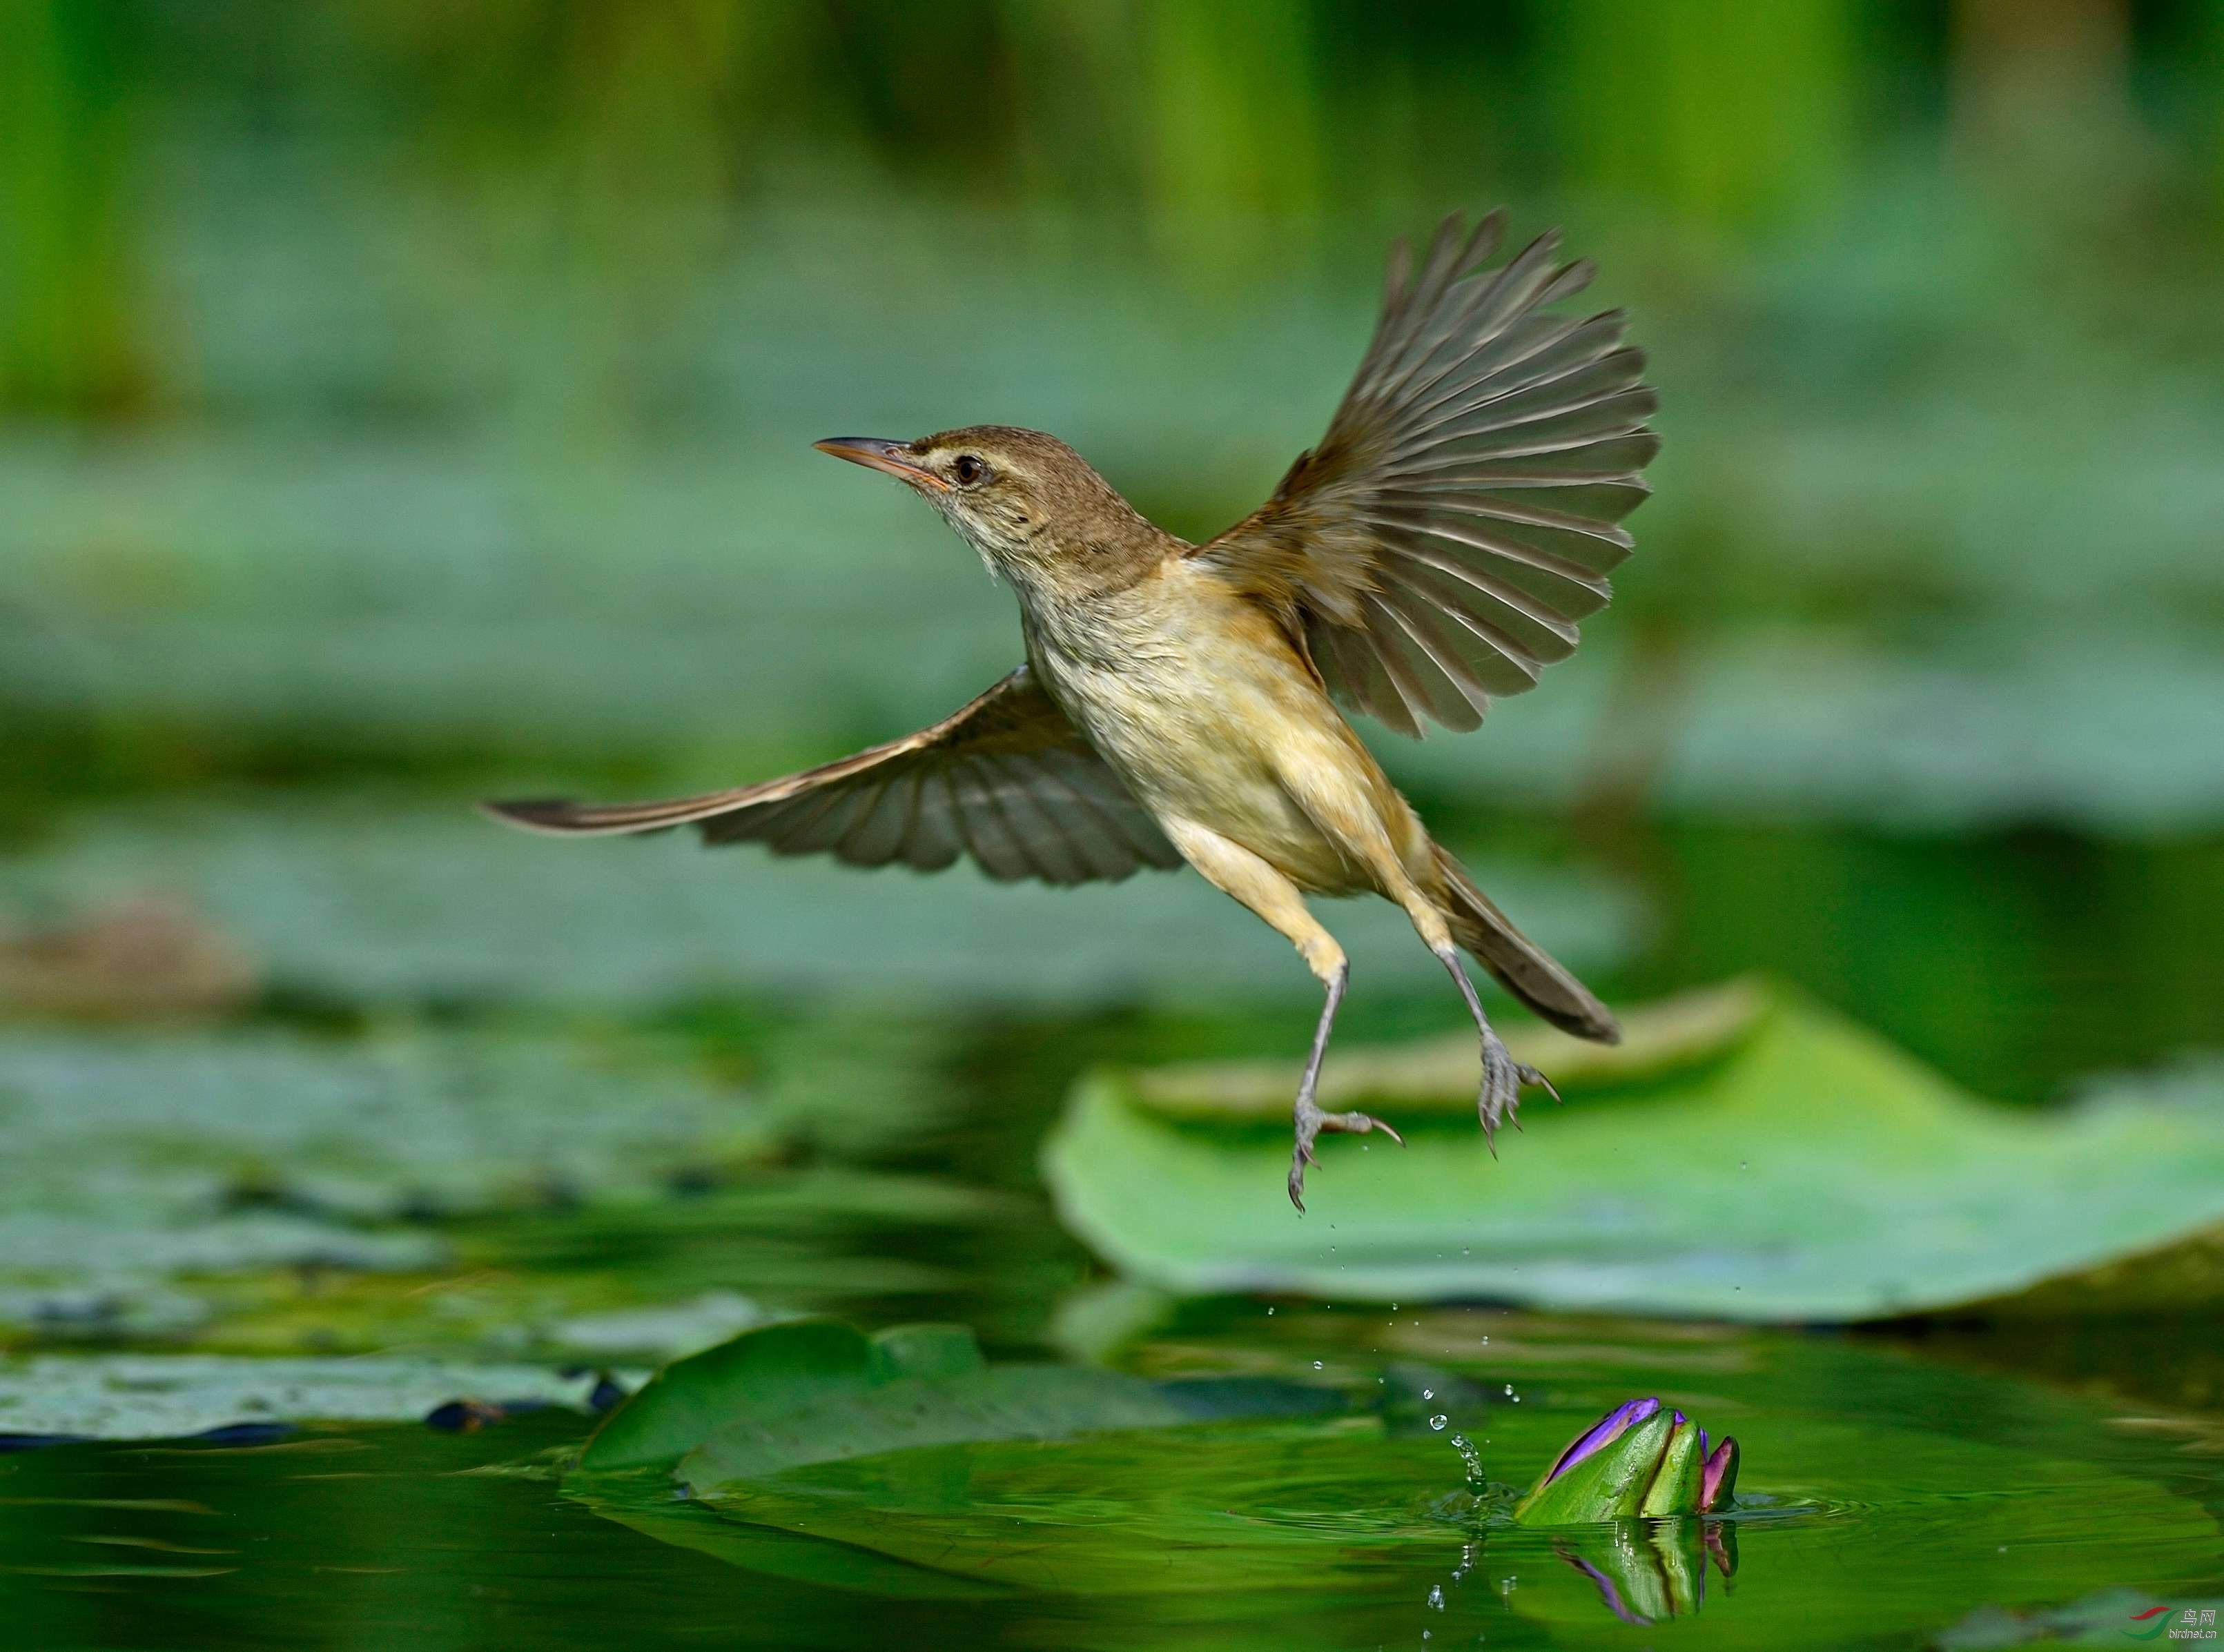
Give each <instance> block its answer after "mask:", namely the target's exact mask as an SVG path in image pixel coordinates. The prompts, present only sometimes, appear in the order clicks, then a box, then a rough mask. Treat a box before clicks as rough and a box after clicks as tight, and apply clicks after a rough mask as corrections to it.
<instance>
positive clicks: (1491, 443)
mask: <svg viewBox="0 0 2224 1652" xmlns="http://www.w3.org/2000/svg"><path fill="white" fill-rule="evenodd" d="M1504 229H1505V216H1504V214H1502V213H1498V212H1494V213H1491V214H1490V215H1489V216H1488V217H1487V218H1483V219H1482V221H1481V222H1480V223H1478V224H1476V225H1475V228H1474V230H1473V231H1472V232H1471V233H1470V232H1466V231H1465V230H1463V225H1462V224H1461V222H1460V219H1459V218H1458V217H1457V216H1456V215H1455V216H1454V217H1452V218H1447V219H1445V220H1444V224H1443V225H1442V226H1441V227H1440V228H1439V229H1438V230H1437V234H1436V238H1435V240H1434V241H1432V242H1431V243H1430V246H1429V249H1428V252H1427V254H1426V255H1425V256H1424V257H1423V259H1422V261H1421V264H1420V268H1419V269H1418V272H1416V271H1415V270H1414V269H1413V268H1412V260H1411V258H1410V256H1409V255H1408V253H1407V250H1406V246H1405V244H1404V243H1402V242H1401V243H1399V245H1398V247H1397V249H1395V250H1394V251H1393V254H1392V255H1391V261H1390V274H1389V282H1388V287H1387V292H1386V293H1385V296H1384V300H1383V308H1382V316H1381V320H1380V321H1378V322H1377V323H1376V324H1375V328H1374V340H1373V342H1372V343H1371V344H1369V345H1368V351H1367V355H1366V356H1365V358H1364V359H1363V360H1362V362H1361V363H1360V364H1359V372H1358V375H1357V376H1356V377H1355V378H1354V379H1353V381H1352V383H1351V388H1350V389H1349V390H1348V391H1346V392H1345V393H1344V398H1343V403H1342V405H1341V406H1339V407H1337V409H1336V417H1335V419H1333V420H1332V421H1331V422H1330V425H1329V428H1328V434H1327V435H1326V436H1325V437H1324V438H1322V440H1321V444H1320V445H1319V446H1318V447H1316V448H1314V449H1313V450H1312V451H1310V452H1308V453H1305V454H1304V455H1302V456H1301V457H1299V458H1298V462H1297V463H1295V464H1294V465H1292V467H1291V468H1290V472H1289V474H1288V475H1287V476H1284V477H1283V478H1282V482H1281V485H1280V486H1279V487H1278V488H1277V489H1275V490H1274V496H1273V498H1272V499H1271V500H1269V501H1267V503H1266V504H1265V505H1263V506H1261V507H1260V508H1259V509H1258V510H1256V511H1254V513H1253V514H1251V515H1250V516H1248V517H1247V518H1245V519H1244V520H1242V522H1239V523H1238V524H1237V525H1236V526H1234V527H1232V528H1230V529H1229V531H1228V532H1227V533H1223V534H1222V535H1221V536H1220V537H1219V538H1218V539H1213V540H1211V541H1210V542H1208V543H1207V544H1205V545H1201V546H1199V547H1198V548H1197V551H1196V552H1194V553H1193V554H1194V555H1195V556H1197V558H1201V559H1202V561H1203V563H1204V565H1205V566H1206V567H1208V568H1210V569H1212V570H1214V571H1216V572H1218V573H1220V574H1221V575H1222V576H1223V577H1226V578H1228V579H1229V580H1231V581H1232V582H1234V583H1236V584H1238V585H1239V586H1241V587H1242V589H1244V590H1248V591H1249V592H1251V593H1252V594H1253V595H1254V596H1258V597H1259V598H1260V600H1262V601H1264V602H1267V603H1268V604H1269V605H1270V606H1272V607H1273V608H1275V609H1276V610H1277V611H1278V612H1279V613H1281V614H1282V615H1285V617H1286V620H1287V621H1290V622H1291V623H1292V627H1293V628H1297V629H1299V630H1301V632H1302V634H1303V636H1304V639H1305V644H1306V646H1307V647H1308V649H1309V650H1310V652H1311V655H1312V658H1313V662H1314V664H1315V665H1316V666H1317V667H1318V669H1319V671H1320V672H1321V675H1322V678H1324V680H1325V681H1326V683H1327V684H1328V685H1329V687H1330V690H1331V691H1333V692H1334V693H1336V695H1337V696H1338V697H1340V698H1342V699H1343V700H1344V701H1345V702H1347V703H1350V704H1353V705H1355V706H1356V707H1358V708H1359V709H1362V710H1364V711H1368V712H1371V713H1372V714H1374V716H1377V717H1379V718H1381V720H1382V721H1383V722H1385V723H1387V724H1388V725H1389V726H1390V727H1391V728H1395V729H1397V730H1398V731H1399V733H1401V734H1406V735H1416V736H1418V735H1419V734H1420V732H1421V722H1422V719H1423V718H1424V717H1434V718H1436V719H1437V721H1438V722H1442V723H1444V724H1445V725H1446V726H1447V727H1449V728H1474V727H1475V725H1476V724H1477V723H1478V722H1481V721H1482V714H1483V712H1484V710H1485V709H1487V708H1488V705H1489V703H1490V701H1491V697H1493V696H1494V695H1501V694H1519V693H1520V692H1521V691H1522V690H1525V689H1527V688H1530V687H1532V686H1533V685H1534V684H1535V683H1536V681H1537V678H1538V674H1539V673H1540V672H1542V671H1543V670H1544V668H1545V666H1546V665H1551V663H1552V662H1553V661H1555V660H1559V659H1566V658H1567V657H1568V655H1569V654H1570V653H1573V652H1575V647H1576V621H1579V620H1582V619H1583V618H1584V617H1585V616H1586V615H1590V614H1594V613H1595V612H1596V611H1597V610H1598V609H1600V608H1603V607H1604V606H1605V605H1606V602H1607V598H1608V595H1609V594H1610V589H1611V588H1610V587H1609V586H1608V582H1607V574H1608V571H1610V570H1612V569H1613V568H1614V565H1615V564H1618V563H1620V562H1621V559H1622V558H1625V557H1627V555H1628V554H1629V551H1630V545H1631V540H1630V537H1629V533H1628V532H1627V529H1625V528H1623V527H1622V526H1620V524H1621V519H1622V518H1623V517H1625V516H1627V514H1629V513H1630V512H1631V511H1633V510H1634V509H1635V508H1637V507H1638V505H1639V504H1640V503H1641V502H1643V501H1644V499H1645V497H1646V494H1647V492H1648V491H1649V489H1647V488H1646V485H1645V483H1644V482H1643V481H1642V480H1641V479H1640V474H1639V473H1640V471H1642V470H1643V469H1644V468H1645V466H1646V463H1647V462H1648V461H1650V460H1651V459H1652V456H1653V454H1654V452H1655V451H1658V449H1659V438H1658V437H1657V436H1655V435H1654V434H1653V433H1652V432H1651V431H1650V430H1648V429H1646V425H1645V421H1646V419H1647V418H1648V417H1649V416H1650V415H1651V414H1652V411H1653V409H1654V407H1655V406H1656V405H1657V399H1656V398H1655V396H1654V394H1653V393H1652V389H1651V388H1649V387H1647V386H1646V384H1645V383H1644V382H1643V381H1642V375H1643V372H1644V368H1645V357H1644V356H1643V355H1642V353H1640V351H1638V350H1633V349H1629V348H1627V347H1625V346H1624V345H1623V344H1622V343H1621V339H1622V332H1623V328H1624V325H1625V318H1624V317H1623V316H1622V314H1621V312H1618V311H1609V312H1605V313H1602V314H1599V315H1593V316H1589V317H1584V318H1575V317H1568V316H1562V315H1556V314H1552V313H1550V306H1552V305H1553V304H1555V303H1557V302H1558V301H1560V300H1564V299H1567V298H1570V297H1572V296H1573V295H1574V294H1576V293H1579V292H1581V291H1582V290H1583V288H1584V287H1586V286H1587V285H1588V284H1589V281H1590V278H1591V267H1590V266H1589V264H1588V263H1581V262H1578V263H1571V264H1562V263H1560V262H1558V249H1559V237H1558V236H1557V234H1551V235H1545V236H1540V237H1538V239H1537V240H1536V241H1534V242H1532V243H1530V244H1529V246H1528V247H1527V248H1526V249H1523V250H1522V251H1521V252H1520V253H1519V254H1517V255H1515V256H1514V257H1513V258H1512V259H1510V260H1509V261H1507V262H1506V263H1505V264H1503V265H1501V266H1500V267H1498V268H1494V269H1486V268H1484V266H1485V265H1486V264H1487V263H1488V261H1489V259H1490V258H1491V256H1492V255H1493V254H1494V252H1495V251H1496V250H1497V248H1498V244H1499V241H1500V238H1501V235H1502V234H1503V232H1504Z"/></svg>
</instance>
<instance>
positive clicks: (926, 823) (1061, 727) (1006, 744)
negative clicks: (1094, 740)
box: [486, 665, 1182, 884]
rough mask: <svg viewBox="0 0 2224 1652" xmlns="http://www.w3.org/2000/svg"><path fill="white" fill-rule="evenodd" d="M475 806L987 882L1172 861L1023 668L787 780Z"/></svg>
mask: <svg viewBox="0 0 2224 1652" xmlns="http://www.w3.org/2000/svg"><path fill="white" fill-rule="evenodd" d="M486 806H487V809H488V811H489V812H490V813H491V814H493V815H494V816H496V817H497V818H499V819H502V820H506V821H509V822H510V823H513V824H515V825H519V826H524V827H528V828H529V829H532V830H534V831H541V832H552V833H557V834H561V835H597V834H600V835H609V834H615V833H624V832H659V831H663V830H665V829H667V828H670V827H673V826H685V825H693V826H695V827H696V828H698V829H699V830H700V831H701V832H702V834H703V837H704V841H705V842H711V843H735V842H753V843H762V844H764V845H766V846H767V847H768V848H770V849H771V850H772V851H773V852H774V854H831V855H834V856H835V857H836V858H837V859H839V860H843V861H849V862H850V864H851V865H852V866H865V867H877V866H886V865H888V863H889V862H890V861H902V862H903V863H904V864H905V865H907V866H912V867H918V868H919V869H920V870H921V871H936V870H938V869H940V868H941V867H946V866H948V865H949V864H950V863H951V861H955V860H956V859H957V857H958V856H959V855H961V854H970V855H971V856H972V857H973V858H974V860H976V861H978V862H979V863H980V865H981V867H982V870H983V871H985V872H986V873H988V874H989V876H990V877H992V878H999V879H1006V880H1014V879H1020V878H1040V879H1041V880H1043V881H1044V882H1046V883H1054V884H1077V883H1088V882H1090V881H1091V880H1095V879H1099V878H1102V879H1118V878H1124V877H1126V876H1128V874H1129V873H1132V872H1134V871H1135V870H1136V869H1137V868H1138V867H1146V866H1150V867H1178V866H1179V865H1181V864H1182V859H1181V856H1180V854H1178V853H1177V852H1176V851H1175V849H1174V847H1173V845H1172V844H1171V843H1169V842H1166V836H1165V835H1164V834H1163V833H1161V832H1160V831H1159V829H1158V826H1157V825H1156V823H1153V820H1152V819H1151V817H1150V816H1149V815H1147V814H1146V813H1145V812H1144V811H1143V809H1142V806H1141V805H1140V804H1138V803H1137V802H1136V801H1135V799H1134V796H1133V795H1132V794H1131V793H1130V792H1129V791H1128V788H1127V786H1126V785H1124V784H1123V783H1122V782H1121V779H1120V777H1119V776H1118V775H1116V774H1115V773H1114V772H1112V771H1111V770H1110V769H1109V768H1107V767H1106V766H1105V765H1104V761H1103V759H1102V758H1100V757H1098V756H1097V755H1096V752H1095V751H1094V750H1092V749H1091V748H1090V745H1089V742H1088V741H1085V740H1084V739H1083V738H1082V736H1081V732H1080V730H1078V729H1077V728H1075V727H1074V726H1073V725H1072V723H1071V722H1068V721H1067V720H1066V716H1065V713H1064V712H1062V711H1060V710H1059V709H1058V707H1057V705H1056V704H1055V703H1053V702H1052V699H1051V697H1050V696H1048V695H1047V694H1046V693H1044V692H1043V690H1042V689H1041V687H1040V686H1039V684H1037V683H1036V682H1035V681H1034V678H1033V674H1032V673H1031V672H1029V671H1028V669H1027V667H1026V666H1024V665H1022V666H1020V669H1019V670H1017V671H1015V672H1013V673H1012V674H1011V675H1010V676H1009V677H1007V678H1004V679H1003V681H1001V682H1000V683H998V684H996V685H995V687H994V688H991V689H990V690H989V691H988V692H987V693H985V694H983V695H982V696H981V697H979V698H978V699H976V700H974V701H973V702H972V703H970V704H969V705H966V706H964V708H962V709H959V710H957V712H955V713H953V714H952V715H951V716H947V717H945V718H944V719H943V720H942V721H941V722H938V723H935V724H933V725H932V727H929V728H922V729H920V730H919V732H918V733H917V734H915V735H905V736H904V737H903V738H902V739H901V740H892V741H888V744H886V745H884V746H875V747H872V748H871V749H870V750H869V751H862V752H859V753H857V754H856V756H855V757H845V758H843V759H842V760H840V761H839V762H834V763H827V764H825V765H823V766H820V767H818V768H815V769H806V770H805V771H804V772H802V773H800V774H790V775H787V776H784V777H783V778H781V779H777V780H766V781H764V782H762V783H761V784H760V785H748V786H737V787H736V788H734V789H733V790H732V791H713V792H708V793H706V794H704V796H702V797H698V798H673V799H671V800H669V801H667V802H663V803H641V804H600V805H595V804H576V803H569V802H563V801H554V802H547V803H538V802H533V803H495V804H488V805H486Z"/></svg>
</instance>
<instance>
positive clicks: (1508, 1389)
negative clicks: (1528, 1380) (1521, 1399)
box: [1506, 1383, 1513, 1399]
mask: <svg viewBox="0 0 2224 1652" xmlns="http://www.w3.org/2000/svg"><path fill="white" fill-rule="evenodd" d="M1506 1397H1507V1398H1508V1399H1512V1398H1513V1384H1511V1383H1508V1384H1507V1385H1506Z"/></svg>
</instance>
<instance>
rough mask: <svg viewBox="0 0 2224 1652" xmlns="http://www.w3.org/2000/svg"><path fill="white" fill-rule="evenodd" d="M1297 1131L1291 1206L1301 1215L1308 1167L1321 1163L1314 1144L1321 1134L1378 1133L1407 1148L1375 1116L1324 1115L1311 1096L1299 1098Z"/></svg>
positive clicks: (1303, 1207) (1291, 1169) (1362, 1114)
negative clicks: (1296, 1208) (1325, 1131)
mask: <svg viewBox="0 0 2224 1652" xmlns="http://www.w3.org/2000/svg"><path fill="white" fill-rule="evenodd" d="M1297 1127H1298V1142H1297V1146H1296V1148H1295V1149H1294V1150H1293V1151H1292V1152H1291V1154H1290V1202H1291V1203H1292V1204H1293V1205H1295V1206H1296V1207H1298V1214H1299V1215H1303V1214H1305V1166H1306V1165H1308V1164H1316V1165H1317V1164H1318V1163H1320V1161H1319V1160H1318V1159H1317V1158H1315V1157H1313V1141H1314V1139H1315V1138H1317V1136H1319V1134H1320V1133H1321V1132H1323V1131H1324V1130H1328V1131H1342V1132H1344V1133H1345V1134H1346V1135H1351V1136H1364V1135H1365V1134H1366V1133H1367V1132H1368V1131H1370V1130H1379V1131H1381V1132H1382V1133H1383V1134H1384V1135H1386V1136H1387V1137H1388V1138H1390V1139H1391V1140H1392V1141H1393V1142H1396V1143H1397V1144H1398V1145H1399V1146H1400V1147H1403V1146H1404V1145H1405V1144H1406V1138H1404V1137H1403V1136H1400V1135H1399V1133H1398V1132H1396V1131H1394V1130H1393V1129H1391V1128H1390V1126H1387V1125H1386V1124H1384V1123H1383V1122H1382V1121H1381V1119H1377V1118H1375V1117H1374V1115H1373V1114H1371V1113H1323V1112H1322V1111H1321V1110H1320V1109H1319V1108H1318V1107H1315V1106H1314V1105H1313V1099H1312V1097H1311V1096H1309V1095H1301V1096H1299V1097H1298V1107H1297Z"/></svg>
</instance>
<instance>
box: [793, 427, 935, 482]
mask: <svg viewBox="0 0 2224 1652" xmlns="http://www.w3.org/2000/svg"><path fill="white" fill-rule="evenodd" d="M812 446H813V447H815V448H817V449H818V451H820V452H821V453H831V454H832V455H833V456H834V457H836V458H837V459H847V460H849V461H850V463H852V464H862V465H869V466H870V467H871V468H872V469H873V470H885V471H887V472H888V474H889V475H890V476H900V477H901V478H902V479H903V480H904V481H906V482H910V483H912V484H913V486H915V487H920V488H932V489H935V490H936V491H937V492H943V491H945V490H946V489H948V488H949V486H950V484H949V483H948V482H945V481H944V480H943V479H942V478H941V477H940V476H937V475H935V474H934V472H933V471H932V470H921V469H920V468H919V466H918V465H915V464H913V463H912V462H911V461H910V460H909V459H907V458H906V457H904V455H906V454H907V453H908V452H910V451H911V449H910V447H909V445H907V444H906V443H903V442H884V441H882V440H881V438H879V437H877V436H830V437H828V438H826V439H825V441H823V442H813V443H812Z"/></svg>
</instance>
